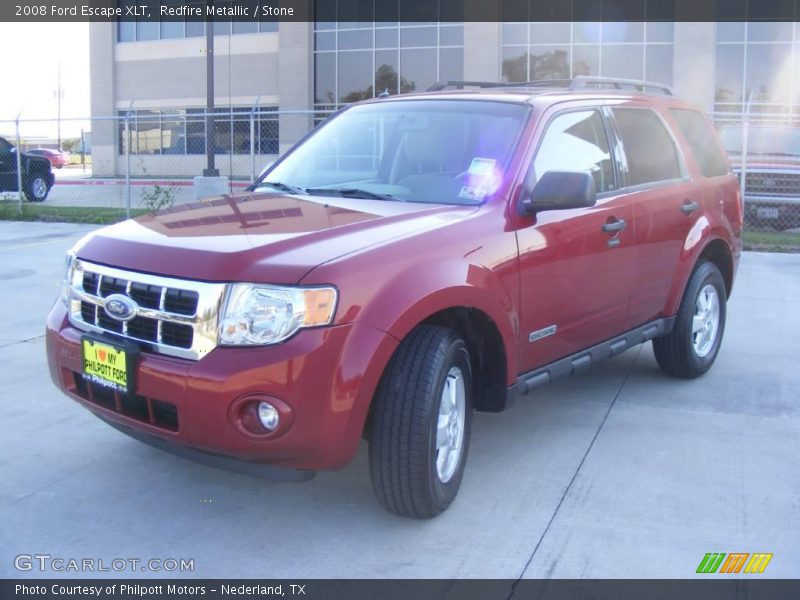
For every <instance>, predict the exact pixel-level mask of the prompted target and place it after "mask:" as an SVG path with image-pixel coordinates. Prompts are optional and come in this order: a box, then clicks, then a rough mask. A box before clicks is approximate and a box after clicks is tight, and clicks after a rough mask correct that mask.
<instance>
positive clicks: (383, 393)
mask: <svg viewBox="0 0 800 600" xmlns="http://www.w3.org/2000/svg"><path fill="white" fill-rule="evenodd" d="M471 425H472V369H471V366H470V357H469V352H468V351H467V346H466V344H465V343H464V341H463V340H462V339H461V338H460V337H459V336H458V335H457V334H456V333H455V332H453V331H452V330H450V329H447V328H444V327H439V326H435V325H421V326H419V327H418V328H417V329H415V330H414V331H412V332H411V333H410V334H409V335H408V337H407V338H406V339H405V340H403V342H402V343H401V344H400V347H399V348H398V349H397V351H396V352H395V355H394V356H393V357H392V360H391V362H390V363H389V365H388V367H387V368H386V372H385V373H384V375H383V378H382V380H381V383H380V385H379V387H378V391H377V393H376V396H375V400H374V406H373V412H372V422H371V427H370V431H369V459H370V474H371V476H372V488H373V490H374V491H375V495H376V496H377V497H378V500H379V501H380V503H381V504H382V505H383V507H384V508H386V510H388V511H390V512H393V513H395V514H398V515H402V516H405V517H415V518H418V519H426V518H431V517H435V516H436V515H438V514H439V513H441V512H442V511H444V510H445V509H447V507H448V506H450V504H451V503H452V502H453V499H454V498H455V497H456V494H457V493H458V488H459V486H460V485H461V478H462V475H463V473H464V465H465V463H466V459H467V449H468V447H469V438H470V431H471Z"/></svg>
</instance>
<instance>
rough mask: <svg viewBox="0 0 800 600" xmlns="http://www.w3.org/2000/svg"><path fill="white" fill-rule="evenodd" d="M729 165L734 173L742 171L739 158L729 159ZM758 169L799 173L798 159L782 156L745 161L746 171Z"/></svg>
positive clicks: (751, 158) (799, 162) (799, 160)
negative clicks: (786, 170) (785, 170)
mask: <svg viewBox="0 0 800 600" xmlns="http://www.w3.org/2000/svg"><path fill="white" fill-rule="evenodd" d="M731 164H732V166H733V169H734V170H735V171H741V170H742V164H741V160H740V159H739V157H733V158H731ZM754 169H755V170H758V169H775V170H782V169H788V170H791V171H800V157H799V158H792V157H788V156H787V157H782V156H757V157H753V156H751V157H750V158H748V159H747V170H748V171H750V170H754Z"/></svg>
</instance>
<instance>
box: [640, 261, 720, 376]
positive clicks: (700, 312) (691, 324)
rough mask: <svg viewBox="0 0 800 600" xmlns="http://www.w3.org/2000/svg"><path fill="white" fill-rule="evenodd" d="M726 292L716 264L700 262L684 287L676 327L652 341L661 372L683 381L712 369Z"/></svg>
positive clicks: (718, 341) (717, 349)
mask: <svg viewBox="0 0 800 600" xmlns="http://www.w3.org/2000/svg"><path fill="white" fill-rule="evenodd" d="M726 298H727V293H726V291H725V282H724V281H723V279H722V274H721V273H720V272H719V269H718V268H717V266H716V265H714V264H713V263H710V262H701V263H700V264H699V265H697V267H696V268H695V270H694V272H693V273H692V276H691V277H690V278H689V284H688V285H687V286H686V291H685V292H684V295H683V299H682V300H681V306H680V309H678V314H677V316H676V318H675V326H674V327H673V329H672V332H671V333H670V334H669V335H666V336H664V337H661V338H656V339H654V340H653V351H654V353H655V355H656V361H657V362H658V366H659V367H661V370H662V371H664V372H665V373H667V374H668V375H672V376H673V377H681V378H683V379H693V378H695V377H699V376H700V375H702V374H703V373H705V372H706V371H708V370H709V369H710V368H711V365H712V364H714V360H715V359H716V358H717V354H718V353H719V347H720V345H721V344H722V334H723V333H724V331H725V317H726V313H727V310H726V309H727V306H726Z"/></svg>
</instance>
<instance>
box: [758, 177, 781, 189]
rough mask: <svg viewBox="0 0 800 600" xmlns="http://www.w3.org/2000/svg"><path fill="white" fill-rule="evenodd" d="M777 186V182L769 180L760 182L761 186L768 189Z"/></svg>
mask: <svg viewBox="0 0 800 600" xmlns="http://www.w3.org/2000/svg"><path fill="white" fill-rule="evenodd" d="M777 184H778V182H777V181H775V180H774V179H771V178H767V179H764V180H762V181H761V185H763V186H764V187H768V188H771V187H775V186H776V185H777Z"/></svg>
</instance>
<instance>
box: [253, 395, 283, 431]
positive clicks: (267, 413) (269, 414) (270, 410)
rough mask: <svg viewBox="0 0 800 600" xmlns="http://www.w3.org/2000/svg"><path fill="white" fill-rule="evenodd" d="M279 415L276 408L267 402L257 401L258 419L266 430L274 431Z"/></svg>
mask: <svg viewBox="0 0 800 600" xmlns="http://www.w3.org/2000/svg"><path fill="white" fill-rule="evenodd" d="M280 419H281V417H280V415H279V414H278V411H277V409H276V408H275V407H274V406H272V404H270V403H269V402H259V403H258V420H259V421H261V425H263V426H264V429H266V430H267V431H275V428H276V427H277V426H278V423H279V421H280Z"/></svg>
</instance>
